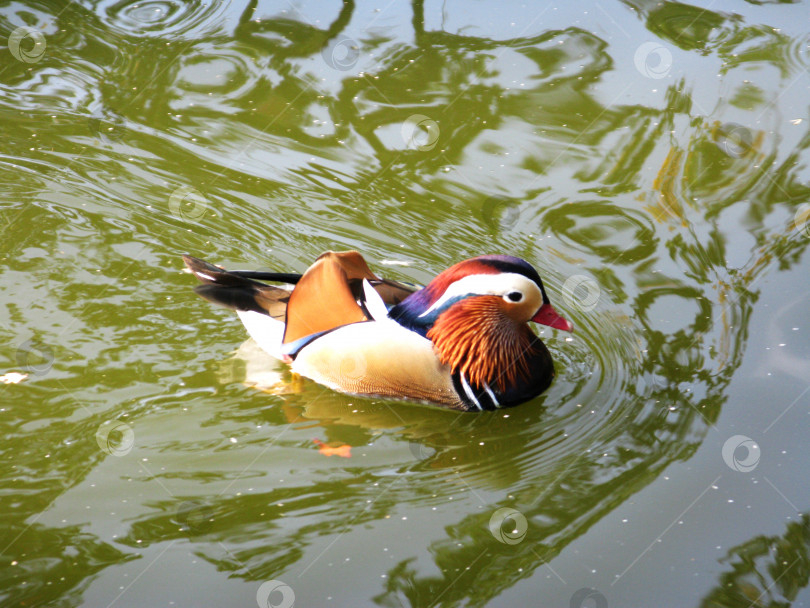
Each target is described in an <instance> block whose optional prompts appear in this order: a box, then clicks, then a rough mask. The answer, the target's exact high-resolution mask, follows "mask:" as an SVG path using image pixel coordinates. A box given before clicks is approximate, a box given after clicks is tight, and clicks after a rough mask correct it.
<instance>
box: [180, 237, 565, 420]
mask: <svg viewBox="0 0 810 608" xmlns="http://www.w3.org/2000/svg"><path fill="white" fill-rule="evenodd" d="M183 260H184V261H185V263H186V265H187V266H188V268H189V269H190V270H191V272H192V273H193V274H194V275H195V276H196V277H197V278H198V279H199V280H200V281H202V283H203V284H202V285H199V286H197V287H196V288H195V290H194V291H195V292H196V293H197V294H198V295H200V296H201V297H203V298H204V299H206V300H209V301H211V302H214V303H215V304H219V305H222V306H225V307H227V308H231V309H234V310H236V313H237V314H238V315H239V318H240V319H241V320H242V323H243V324H244V325H245V328H246V329H247V331H248V333H249V334H250V336H251V337H252V338H253V339H254V340H255V341H256V342H257V343H258V344H259V346H260V347H261V348H262V349H263V350H265V351H267V352H268V353H269V354H271V355H273V356H275V357H277V358H279V359H281V360H283V361H286V362H287V363H289V364H290V365H291V370H292V371H293V372H294V373H297V374H300V375H301V376H305V377H307V378H310V379H311V380H314V381H315V382H318V383H320V384H323V385H325V386H327V387H329V388H332V389H334V390H337V391H340V392H343V393H350V394H358V395H368V396H380V397H389V398H399V399H408V400H416V401H422V402H428V403H432V404H437V405H440V406H444V407H449V408H452V409H456V410H462V411H483V410H494V409H497V408H506V407H512V406H515V405H518V404H520V403H523V402H525V401H528V400H529V399H532V398H534V397H536V396H537V395H539V394H541V393H542V392H543V391H545V390H546V388H548V386H549V385H550V384H551V381H552V378H553V376H554V364H553V362H552V359H551V354H550V353H549V351H548V349H547V348H546V346H545V345H544V344H543V342H542V341H541V340H540V338H538V337H537V336H536V335H535V334H534V332H533V331H532V330H531V328H530V327H529V321H533V322H535V323H540V324H543V325H548V326H550V327H552V328H555V329H560V330H564V331H572V330H573V326H572V325H571V323H569V322H568V321H567V320H565V319H564V318H562V317H561V316H560V315H559V314H558V313H557V311H556V310H555V309H554V308H553V307H552V306H551V303H550V302H549V299H548V296H547V295H546V292H545V289H544V287H543V282H542V280H541V279H540V275H539V274H538V273H537V271H536V270H535V269H534V268H533V267H532V266H531V264H529V263H528V262H526V261H525V260H522V259H520V258H517V257H513V256H509V255H482V256H479V257H475V258H471V259H468V260H464V261H463V262H459V263H457V264H455V265H454V266H451V267H450V268H448V269H447V270H445V271H443V272H442V273H441V274H439V275H438V276H436V278H434V279H433V280H432V281H431V282H430V283H429V284H428V285H427V286H425V287H423V288H419V287H418V286H415V285H410V284H408V283H402V282H398V281H392V280H388V279H382V278H380V277H378V276H376V275H375V274H374V273H373V272H372V271H371V269H370V268H369V267H368V264H366V261H365V260H364V259H363V257H362V256H361V255H360V254H359V253H358V252H356V251H343V252H333V251H328V252H326V253H324V254H322V255H321V256H319V257H318V258H317V260H316V261H315V262H314V263H313V264H312V265H311V266H310V267H309V268H308V269H307V270H306V272H304V273H303V274H296V273H280V272H263V271H250V270H231V271H229V270H225V269H224V268H221V267H219V266H215V265H213V264H209V263H208V262H205V261H203V260H200V259H197V258H193V257H190V256H183ZM264 281H271V282H277V283H282V284H281V285H268V284H267V283H265V282H264Z"/></svg>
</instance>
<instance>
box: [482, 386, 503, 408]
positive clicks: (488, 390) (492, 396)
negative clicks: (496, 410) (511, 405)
mask: <svg viewBox="0 0 810 608" xmlns="http://www.w3.org/2000/svg"><path fill="white" fill-rule="evenodd" d="M484 390H485V391H486V392H487V395H489V398H490V399H492V403H494V404H495V407H501V404H500V403H498V400H497V399H496V398H495V393H493V392H492V389H491V388H489V384H487V383H486V382H484Z"/></svg>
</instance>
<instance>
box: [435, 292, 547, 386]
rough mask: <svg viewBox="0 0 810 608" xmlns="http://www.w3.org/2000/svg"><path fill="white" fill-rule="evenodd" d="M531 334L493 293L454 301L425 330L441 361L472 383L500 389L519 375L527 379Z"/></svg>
mask: <svg viewBox="0 0 810 608" xmlns="http://www.w3.org/2000/svg"><path fill="white" fill-rule="evenodd" d="M533 337H534V334H533V333H532V331H531V329H529V327H528V325H526V324H525V323H517V322H515V321H514V320H512V319H511V318H509V316H507V314H506V311H505V310H504V307H503V304H502V302H501V300H500V298H497V297H493V296H480V297H474V298H468V299H467V300H463V301H461V302H459V303H457V304H456V305H454V306H453V307H452V308H450V309H449V310H447V311H446V312H445V313H443V314H442V315H440V316H439V318H438V319H437V321H436V323H435V324H434V326H433V328H431V330H430V331H429V332H428V338H429V339H430V340H432V341H433V344H434V345H435V347H436V350H437V352H438V355H439V359H440V360H441V361H442V363H444V364H445V365H448V366H449V367H450V368H451V370H452V371H453V372H457V371H458V372H461V373H462V374H463V375H464V376H465V377H466V378H467V379H468V381H469V382H471V383H472V384H474V385H476V386H479V387H482V386H483V385H484V384H485V383H486V384H487V385H490V386H495V387H497V388H498V390H500V391H505V390H507V388H508V387H509V386H512V385H514V384H516V383H517V381H518V378H519V377H523V378H526V379H528V377H529V375H530V373H529V364H528V359H529V357H530V356H531V355H532V353H533V349H532V346H531V343H532V338H533Z"/></svg>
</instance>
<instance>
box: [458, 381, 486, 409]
mask: <svg viewBox="0 0 810 608" xmlns="http://www.w3.org/2000/svg"><path fill="white" fill-rule="evenodd" d="M458 376H459V378H461V386H462V388H463V389H464V392H465V393H467V397H469V399H470V401H472V402H473V403H474V404H475V407H477V408H478V411H479V412H482V411H484V408H483V407H481V404H480V403H479V402H478V399H476V398H475V393H473V390H472V388H471V387H470V385H469V383H468V382H467V378H465V377H464V374H462V373H459V375H458Z"/></svg>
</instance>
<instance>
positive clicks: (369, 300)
mask: <svg viewBox="0 0 810 608" xmlns="http://www.w3.org/2000/svg"><path fill="white" fill-rule="evenodd" d="M363 293H364V294H365V296H366V310H367V311H368V312H369V314H370V315H371V318H372V319H374V320H375V321H383V320H385V319H387V318H388V309H387V308H386V307H385V302H383V299H382V298H381V297H380V294H378V293H377V290H376V289H374V288H373V287H372V286H371V283H369V282H368V281H367V280H366V279H363Z"/></svg>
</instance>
